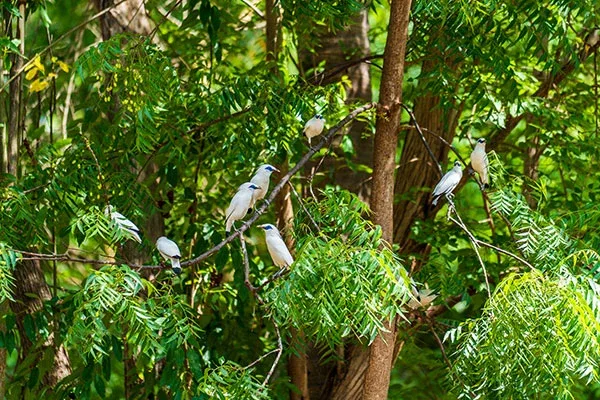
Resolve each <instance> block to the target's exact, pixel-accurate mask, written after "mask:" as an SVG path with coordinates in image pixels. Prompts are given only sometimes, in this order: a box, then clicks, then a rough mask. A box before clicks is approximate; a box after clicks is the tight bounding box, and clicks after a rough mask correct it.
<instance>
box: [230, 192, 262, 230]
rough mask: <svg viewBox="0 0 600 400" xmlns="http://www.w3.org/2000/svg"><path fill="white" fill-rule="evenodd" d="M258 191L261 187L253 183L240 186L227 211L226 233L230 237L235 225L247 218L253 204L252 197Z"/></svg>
mask: <svg viewBox="0 0 600 400" xmlns="http://www.w3.org/2000/svg"><path fill="white" fill-rule="evenodd" d="M257 189H260V187H258V186H257V185H255V184H254V183H252V182H245V183H242V184H241V185H240V187H239V188H238V190H237V192H236V193H235V195H234V196H233V198H232V199H231V202H230V203H229V207H227V210H226V211H225V233H227V234H228V235H229V232H230V231H231V227H232V226H233V223H234V222H235V221H237V220H239V219H242V218H244V217H245V216H246V214H247V213H248V209H249V208H250V204H251V203H252V195H253V193H254V191H255V190H257Z"/></svg>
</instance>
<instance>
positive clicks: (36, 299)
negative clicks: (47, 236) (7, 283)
mask: <svg viewBox="0 0 600 400" xmlns="http://www.w3.org/2000/svg"><path fill="white" fill-rule="evenodd" d="M13 276H14V278H15V293H14V295H15V299H16V300H17V301H15V302H11V303H10V307H11V309H12V310H13V312H14V313H15V314H16V317H17V328H18V329H19V336H20V338H21V348H20V349H19V350H20V354H19V357H20V359H23V358H25V356H27V355H28V354H29V353H30V351H32V350H33V349H32V347H33V343H32V342H31V341H30V340H29V339H28V337H27V335H26V334H25V328H24V322H23V321H24V318H25V315H27V314H33V313H35V312H38V311H40V310H41V309H42V308H43V303H44V302H45V301H48V300H50V299H51V298H52V296H51V294H50V289H49V288H48V285H47V284H46V281H45V280H44V273H43V272H42V269H41V268H40V264H39V262H37V261H23V262H20V263H19V264H18V265H17V267H16V268H15V270H14V272H13ZM47 349H51V350H52V351H53V352H54V353H53V358H54V362H53V365H54V368H52V369H50V370H49V371H48V372H47V373H46V375H45V376H44V377H43V382H44V384H45V385H46V386H48V387H50V388H52V387H54V386H55V385H56V384H57V383H58V382H59V381H60V380H61V379H63V378H65V377H67V376H68V375H70V374H71V364H70V361H69V355H68V354H67V351H66V349H65V348H64V347H63V346H62V345H60V346H58V348H57V343H56V341H55V337H54V333H51V334H50V336H49V337H48V339H47V340H46V341H45V342H44V343H43V344H42V345H41V346H40V348H38V349H37V350H36V351H37V352H38V354H39V356H40V357H41V356H42V355H43V354H44V353H45V351H46V350H47Z"/></svg>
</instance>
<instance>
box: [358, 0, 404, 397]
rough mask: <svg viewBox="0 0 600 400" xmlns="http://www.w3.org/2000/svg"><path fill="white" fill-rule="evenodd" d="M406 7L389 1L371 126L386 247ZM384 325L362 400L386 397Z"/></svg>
mask: <svg viewBox="0 0 600 400" xmlns="http://www.w3.org/2000/svg"><path fill="white" fill-rule="evenodd" d="M410 5H411V0H393V1H392V3H391V6H390V7H391V8H390V22H389V26H388V35H387V40H386V44H385V52H384V58H383V72H382V75H381V86H380V100H379V103H380V104H379V109H378V115H377V121H376V125H375V127H376V131H375V147H374V152H373V194H372V196H371V210H372V211H373V222H374V223H375V224H377V225H380V226H381V229H382V236H383V239H384V240H385V241H386V242H387V243H388V244H389V245H391V243H392V241H393V236H394V225H393V221H394V171H395V169H396V163H395V156H396V147H397V146H398V129H399V127H400V115H401V108H400V104H401V102H402V81H403V78H404V57H405V53H406V42H407V40H408V23H409V16H410ZM384 326H385V328H386V330H387V332H381V333H380V334H379V335H378V336H377V337H376V338H375V341H374V342H373V344H371V347H370V351H369V363H368V366H367V370H366V372H365V384H364V390H363V399H365V400H372V399H373V400H379V399H381V400H383V399H386V398H387V392H388V388H389V386H390V374H391V370H392V364H393V355H394V344H395V341H396V321H395V317H392V320H390V321H387V322H386V323H384Z"/></svg>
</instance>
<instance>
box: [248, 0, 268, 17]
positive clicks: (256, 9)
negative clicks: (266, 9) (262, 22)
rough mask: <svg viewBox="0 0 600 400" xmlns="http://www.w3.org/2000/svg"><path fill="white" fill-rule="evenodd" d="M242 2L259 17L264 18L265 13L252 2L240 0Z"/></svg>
mask: <svg viewBox="0 0 600 400" xmlns="http://www.w3.org/2000/svg"><path fill="white" fill-rule="evenodd" d="M242 3H244V4H245V5H247V6H248V7H250V9H251V10H252V11H254V12H255V13H256V15H258V16H259V17H260V18H261V19H265V15H264V14H263V13H262V12H261V11H260V10H259V9H258V8H257V7H256V6H255V5H254V4H252V3H250V2H249V1H248V0H242Z"/></svg>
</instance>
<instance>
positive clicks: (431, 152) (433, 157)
mask: <svg viewBox="0 0 600 400" xmlns="http://www.w3.org/2000/svg"><path fill="white" fill-rule="evenodd" d="M400 107H402V108H404V110H406V112H407V113H408V115H409V116H410V120H411V121H412V123H413V124H414V125H415V128H416V130H417V132H418V133H419V136H420V137H421V141H422V142H423V144H424V145H425V147H426V148H427V152H428V153H429V156H430V157H431V159H432V160H433V163H434V164H435V165H436V166H437V168H438V172H439V173H440V177H442V176H444V172H443V171H442V166H441V165H440V162H439V161H438V159H437V158H436V157H435V154H433V151H432V150H431V147H429V143H427V139H425V135H423V131H422V130H421V127H420V126H419V123H418V122H417V119H416V118H415V114H413V112H412V110H411V109H410V108H408V107H407V106H406V105H405V104H402V103H400Z"/></svg>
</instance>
